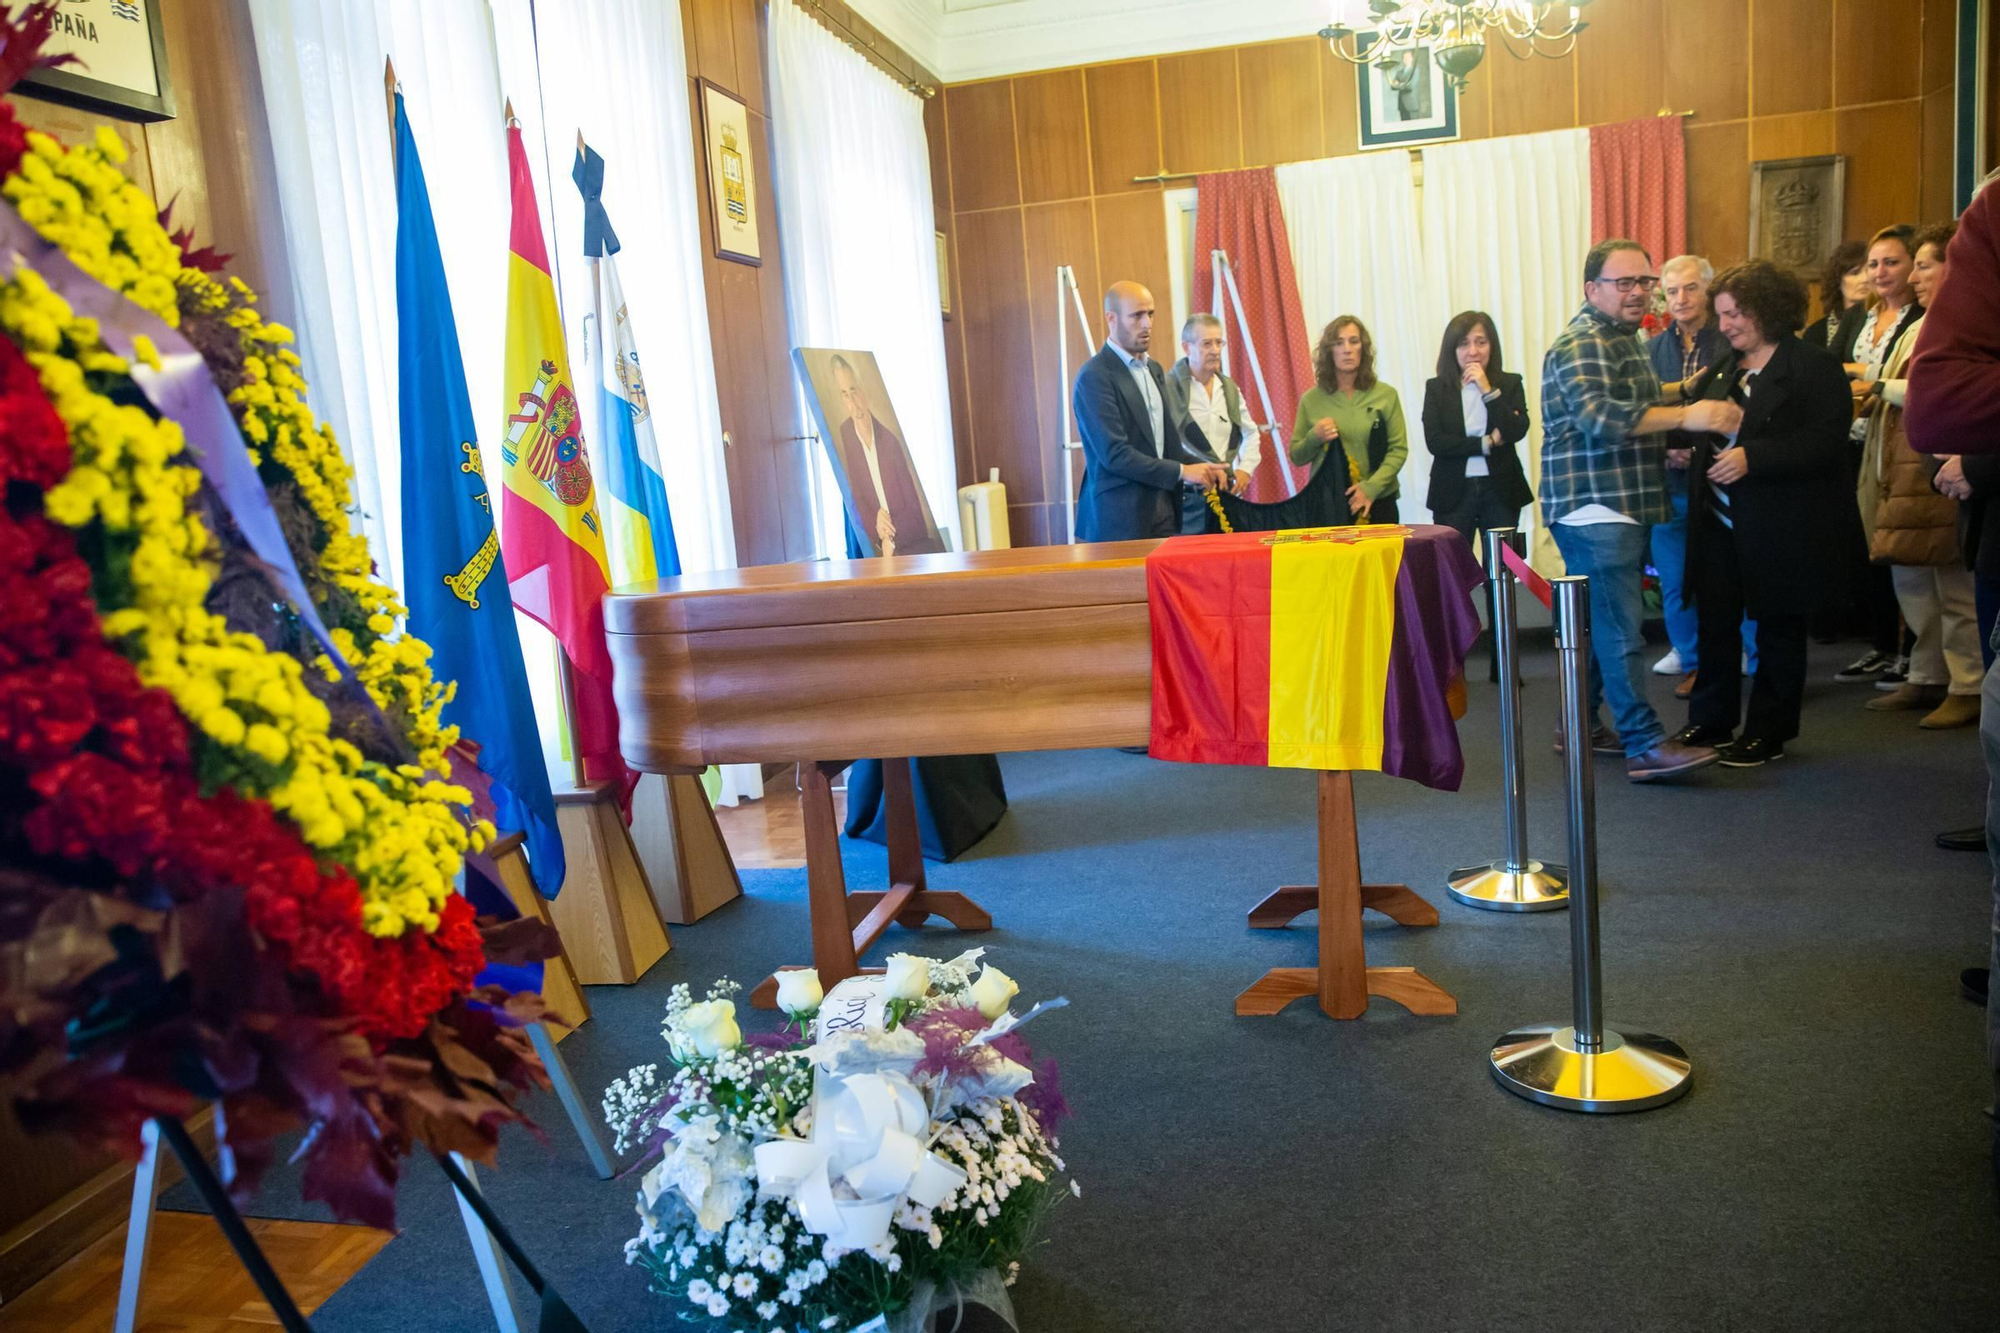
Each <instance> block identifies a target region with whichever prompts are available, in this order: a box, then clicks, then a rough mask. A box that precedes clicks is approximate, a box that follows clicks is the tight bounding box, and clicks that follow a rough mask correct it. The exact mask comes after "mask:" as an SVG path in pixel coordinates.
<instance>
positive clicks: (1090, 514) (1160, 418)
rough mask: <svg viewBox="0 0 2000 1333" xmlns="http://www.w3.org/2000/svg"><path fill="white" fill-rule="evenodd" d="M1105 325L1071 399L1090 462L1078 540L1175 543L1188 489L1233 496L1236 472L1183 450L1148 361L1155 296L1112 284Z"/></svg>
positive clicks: (1159, 374)
mask: <svg viewBox="0 0 2000 1333" xmlns="http://www.w3.org/2000/svg"><path fill="white" fill-rule="evenodd" d="M1104 322H1105V326H1106V330H1107V333H1108V335H1109V336H1108V337H1107V338H1106V340H1105V343H1104V348H1103V350H1101V351H1100V352H1098V354H1097V355H1096V356H1093V357H1091V358H1090V360H1088V361H1086V362H1084V363H1083V369H1081V370H1080V371H1078V372H1077V376H1076V386H1075V389H1074V391H1073V392H1072V393H1071V402H1072V405H1073V408H1074V410H1075V413H1076V424H1077V432H1078V433H1079V434H1080V435H1081V436H1082V437H1083V458H1084V465H1083V493H1082V495H1081V496H1079V497H1078V499H1077V504H1076V539H1077V540H1078V541H1080V542H1115V541H1128V540H1130V539H1132V538H1136V537H1171V536H1173V535H1174V534H1175V533H1177V532H1179V531H1180V527H1181V512H1180V491H1181V487H1182V486H1183V485H1188V486H1199V487H1202V488H1203V489H1204V490H1212V489H1214V488H1215V487H1217V486H1221V487H1224V488H1225V489H1226V488H1227V487H1228V486H1229V483H1230V476H1229V469H1228V468H1226V467H1224V466H1223V465H1221V464H1220V463H1203V462H1195V461H1192V460H1189V459H1188V458H1187V454H1186V452H1185V450H1184V449H1183V448H1182V446H1181V444H1180V441H1179V438H1178V437H1179V435H1180V429H1179V424H1178V422H1177V421H1176V420H1175V419H1174V416H1175V414H1174V413H1173V411H1172V410H1171V408H1170V407H1169V405H1168V401H1167V391H1166V375H1165V373H1164V372H1163V371H1162V370H1161V369H1160V367H1159V363H1158V362H1156V361H1154V360H1153V359H1152V358H1151V357H1149V356H1147V355H1146V350H1147V348H1149V347H1150V346H1151V345H1152V342H1153V294H1152V293H1151V292H1149V291H1147V290H1146V289H1145V288H1144V287H1142V286H1140V285H1139V284H1138V283H1136V282H1114V283H1112V284H1111V289H1110V290H1109V291H1107V292H1105V294H1104Z"/></svg>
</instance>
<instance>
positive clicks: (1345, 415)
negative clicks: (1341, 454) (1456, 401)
mask: <svg viewBox="0 0 2000 1333" xmlns="http://www.w3.org/2000/svg"><path fill="white" fill-rule="evenodd" d="M1313 370H1314V371H1315V372H1316V373H1317V375H1318V379H1319V383H1317V384H1315V385H1314V386H1313V387H1312V388H1310V389H1307V390H1306V392H1305V396H1304V397H1303V398H1301V399H1299V414H1298V417H1297V418H1296V419H1295V420H1294V421H1293V422H1292V449H1291V453H1292V462H1294V463H1296V464H1298V465H1300V466H1301V467H1303V466H1305V465H1306V464H1311V465H1312V467H1313V470H1314V471H1317V470H1318V469H1319V465H1320V464H1321V463H1322V462H1324V461H1325V459H1326V450H1327V446H1328V445H1329V444H1330V443H1332V442H1333V441H1335V440H1338V441H1340V444H1341V447H1342V448H1344V449H1345V450H1346V451H1347V475H1348V476H1350V477H1356V478H1359V480H1357V481H1356V482H1355V483H1354V484H1353V485H1352V486H1350V487H1348V488H1347V507H1348V508H1349V509H1351V510H1353V511H1354V521H1355V522H1357V523H1394V522H1396V521H1397V519H1396V499H1397V497H1398V496H1399V495H1401V494H1402V491H1401V489H1400V488H1399V487H1398V486H1397V485H1396V474H1397V473H1399V472H1401V471H1402V470H1403V460H1404V459H1405V458H1408V457H1409V456H1410V435H1409V431H1408V429H1407V428H1406V427H1405V426H1404V425H1403V400H1402V399H1401V398H1400V397H1398V396H1397V393H1396V391H1395V390H1394V389H1392V388H1390V387H1389V386H1388V385H1386V384H1384V383H1382V382H1381V381H1380V380H1378V379H1376V378H1375V340H1374V339H1373V338H1371V337H1370V336H1369V335H1368V326H1367V325H1366V324H1363V323H1362V322H1361V321H1360V320H1359V319H1357V318H1356V317H1355V316H1353V315H1342V316H1340V317H1339V318H1338V319H1336V320H1334V321H1333V323H1331V324H1329V325H1327V326H1326V331H1325V332H1324V333H1322V334H1320V336H1319V346H1318V347H1316V348H1314V349H1313ZM1377 421H1380V422H1381V423H1382V424H1383V428H1384V435H1385V436H1386V440H1387V445H1388V447H1387V448H1386V449H1384V450H1383V451H1382V452H1381V454H1380V456H1379V457H1377V458H1375V459H1374V460H1372V463H1371V460H1370V459H1369V457H1368V455H1369V447H1368V444H1369V439H1370V437H1371V436H1372V435H1373V434H1374V433H1375V423H1376V422H1377Z"/></svg>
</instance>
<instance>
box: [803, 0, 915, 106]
mask: <svg viewBox="0 0 2000 1333" xmlns="http://www.w3.org/2000/svg"><path fill="white" fill-rule="evenodd" d="M800 2H801V3H802V4H804V5H805V6H806V7H807V8H809V9H811V10H812V11H813V13H814V14H816V15H818V17H819V21H820V22H821V23H823V24H825V25H826V26H827V27H829V28H832V29H833V30H834V31H835V32H837V33H839V34H840V36H841V37H842V39H844V40H845V41H846V42H847V44H848V45H849V46H851V47H853V48H854V49H855V50H857V51H859V52H861V54H863V55H865V56H869V57H872V58H873V59H874V61H875V63H876V64H877V65H878V66H880V67H881V68H883V69H884V70H885V71H886V72H888V73H890V74H892V75H894V76H895V77H896V79H897V80H898V81H899V82H901V83H902V85H903V87H904V88H905V89H907V90H908V91H910V92H913V93H915V94H916V95H917V96H919V97H921V98H923V99H924V100H925V101H927V102H928V101H929V100H930V99H931V98H933V97H936V96H937V95H938V90H937V88H936V87H935V86H934V85H932V84H928V83H925V82H924V81H923V80H922V79H918V78H915V77H913V76H911V75H909V74H906V73H904V72H903V71H902V70H900V69H897V68H896V66H895V65H894V64H893V63H891V62H890V60H889V57H888V56H887V55H886V54H884V53H883V52H882V50H881V49H880V48H878V47H877V46H876V45H875V43H873V42H871V41H868V40H867V39H865V38H863V37H862V36H861V35H860V34H859V33H857V32H855V31H854V29H852V28H850V27H848V26H847V24H846V23H844V22H842V21H841V19H840V17H839V16H838V15H836V14H835V13H834V12H833V11H832V10H830V9H828V8H827V7H826V6H825V5H823V4H821V3H820V0H800ZM911 63H913V64H914V63H915V62H914V61H912V62H911Z"/></svg>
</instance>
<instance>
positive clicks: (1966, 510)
mask: <svg viewBox="0 0 2000 1333" xmlns="http://www.w3.org/2000/svg"><path fill="white" fill-rule="evenodd" d="M1958 465H1959V466H1960V467H1962V468H1964V469H1965V479H1966V481H1967V482H1969V483H1970V484H1971V486H1972V498H1971V499H1970V500H1967V501H1965V502H1964V503H1963V504H1961V505H1959V507H1958V535H1959V538H1960V541H1961V544H1962V545H1963V546H1964V548H1965V567H1966V568H1967V569H1970V570H1971V571H1972V572H1973V573H1974V574H1977V575H1978V576H1979V577H1980V579H1981V580H1983V581H1985V582H1988V583H2000V525H1996V526H1994V527H1992V528H1991V530H1990V531H1989V529H1988V525H1989V523H1991V522H1993V517H1992V516H1993V506H1994V504H1995V502H1996V501H2000V454H1962V455H1960V456H1959V460H1958Z"/></svg>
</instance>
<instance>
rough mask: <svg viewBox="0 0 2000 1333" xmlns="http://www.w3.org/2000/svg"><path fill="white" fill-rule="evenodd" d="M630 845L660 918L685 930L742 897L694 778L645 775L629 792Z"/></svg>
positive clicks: (740, 885)
mask: <svg viewBox="0 0 2000 1333" xmlns="http://www.w3.org/2000/svg"><path fill="white" fill-rule="evenodd" d="M632 845H633V847H634V848H635V849H636V850H637V851H638V854H639V864H640V865H642V866H644V867H645V869H646V882H647V883H648V884H650V885H651V886H652V890H653V901H654V902H655V903H657V904H659V908H660V916H661V917H662V918H663V919H664V920H666V921H667V922H668V923H670V924H672V925H676V926H689V925H693V924H694V923H695V922H697V921H699V920H701V919H702V918H703V917H705V916H707V915H708V914H709V913H710V912H713V911H714V910H715V909H716V908H718V907H721V906H723V905H724V904H725V903H729V902H732V901H734V900H735V899H737V898H740V897H742V896H743V881H742V880H740V879H738V878H737V875H736V862H735V860H734V858H732V857H731V856H730V855H729V844H728V843H726V842H724V841H723V840H722V829H721V827H720V826H719V825H718V824H717V823H716V822H715V808H714V807H713V806H711V805H710V804H709V803H708V793H707V792H706V791H704V790H703V789H702V785H701V775H700V774H699V773H669V774H666V775H664V776H655V775H653V774H650V773H649V774H647V775H645V776H644V777H642V778H640V779H639V786H638V789H637V790H636V791H634V792H633V793H632Z"/></svg>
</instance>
